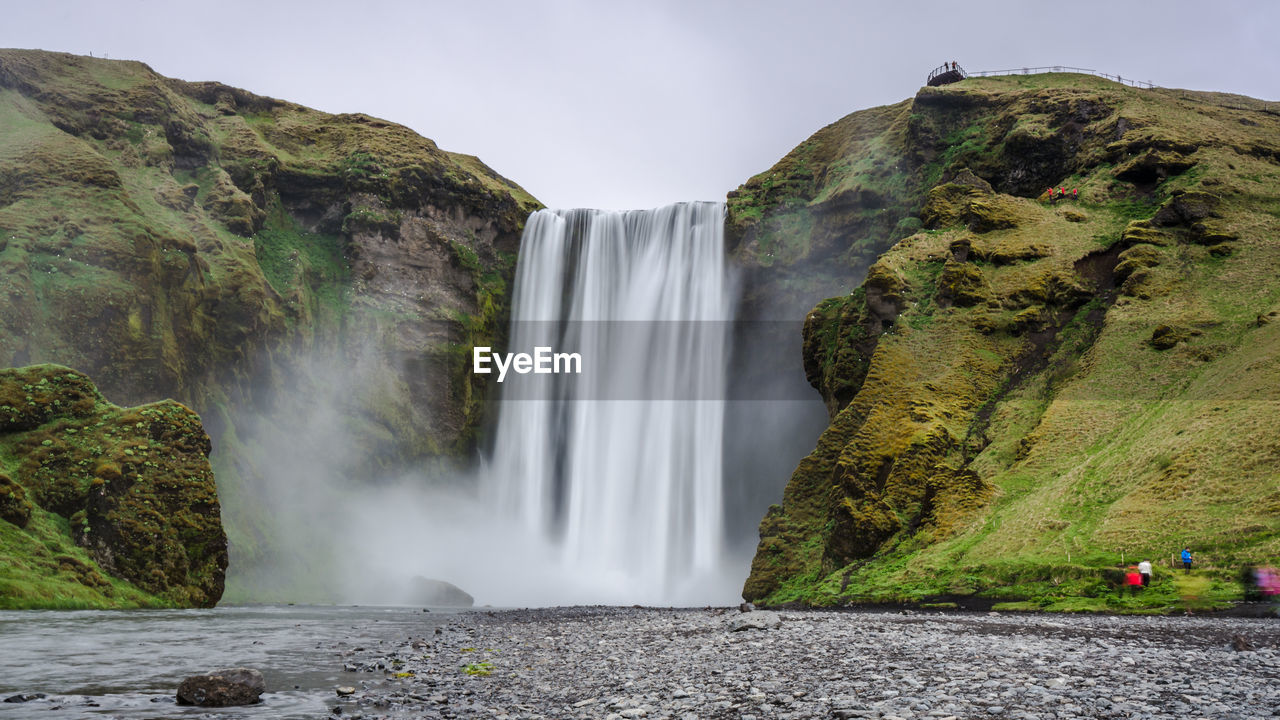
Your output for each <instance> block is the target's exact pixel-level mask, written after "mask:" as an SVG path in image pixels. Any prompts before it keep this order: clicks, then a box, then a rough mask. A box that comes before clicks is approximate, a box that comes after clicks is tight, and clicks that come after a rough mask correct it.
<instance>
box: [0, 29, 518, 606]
mask: <svg viewBox="0 0 1280 720" xmlns="http://www.w3.org/2000/svg"><path fill="white" fill-rule="evenodd" d="M537 207H539V205H538V203H537V201H536V200H534V199H533V198H532V197H530V196H529V195H528V194H527V193H525V192H524V191H523V190H522V189H521V188H519V187H518V186H516V185H515V184H514V183H511V182H510V181H508V180H506V179H505V178H503V177H501V176H499V175H498V174H497V173H495V172H494V171H493V170H491V169H490V168H488V167H487V166H485V165H484V164H483V163H482V162H481V161H480V160H479V159H477V158H475V157H472V156H469V155H462V154H457V153H451V152H446V151H443V150H441V149H439V148H438V147H437V146H436V145H435V143H433V142H432V141H431V140H429V139H427V138H424V137H421V136H419V135H417V134H416V133H414V132H412V131H411V130H409V129H408V128H405V127H402V126H400V125H396V124H394V123H390V122H387V121H384V120H380V119H377V118H373V117H369V116H367V115H362V114H343V115H332V114H328V113H323V112H319V111H316V110H312V109H309V108H305V107H302V106H300V105H297V104H294V103H290V102H286V101H281V100H276V99H272V98H267V97H261V96H257V95H253V94H251V93H248V92H246V91H244V90H240V89H237V88H232V87H227V86H225V85H221V84H218V83H213V82H185V81H181V80H174V79H171V78H165V77H162V76H160V75H158V74H156V73H155V72H153V71H152V70H151V69H150V68H148V67H147V66H146V65H144V64H142V63H138V62H129V61H116V60H102V59H95V58H86V57H79V56H74V55H68V54H64V53H49V52H41V51H27V50H0V366H4V365H13V366H23V365H28V364H31V363H41V362H56V363H60V364H62V365H66V366H69V367H72V368H75V369H76V370H78V371H81V372H84V373H86V374H87V375H88V376H90V377H92V378H93V380H94V382H95V383H96V384H97V385H98V387H100V388H101V390H102V392H103V394H104V395H105V396H106V397H108V398H111V399H112V400H113V401H116V402H121V403H123V404H130V405H132V404H139V403H148V402H152V401H156V400H160V399H163V398H174V399H176V400H179V401H181V402H183V403H185V404H187V405H189V406H190V407H192V408H193V409H195V410H196V411H198V412H199V413H200V415H201V417H202V418H203V420H204V424H205V427H207V429H208V431H209V434H210V436H211V437H212V439H213V447H214V452H213V455H212V458H213V462H214V466H215V470H216V471H217V476H218V482H219V486H220V491H221V495H222V502H223V510H224V517H225V520H226V522H227V528H228V533H229V535H230V537H231V554H232V560H233V566H235V567H238V568H240V569H242V570H246V571H248V570H250V569H252V568H254V567H263V568H265V567H266V566H267V564H268V563H271V562H273V561H275V560H285V558H279V557H273V555H274V554H275V553H276V549H277V548H279V547H281V546H282V544H283V542H282V541H283V540H284V538H281V537H279V535H280V533H281V532H282V531H281V530H280V528H279V527H278V523H276V521H275V519H274V517H273V514H274V513H275V511H276V510H277V509H278V508H273V507H271V506H269V505H268V504H266V503H265V501H264V496H263V493H264V490H265V489H268V488H270V487H271V486H272V485H273V483H278V478H276V477H274V476H273V472H275V471H276V470H278V468H279V466H280V465H281V464H282V463H281V461H280V457H281V456H282V453H293V454H295V455H296V456H297V457H299V458H303V459H307V458H312V459H313V460H312V462H313V464H316V465H319V466H321V467H322V468H323V469H324V470H325V471H326V472H329V473H331V474H332V475H333V476H334V477H336V478H341V479H343V481H344V482H348V483H351V484H359V483H360V482H365V481H367V480H368V479H370V478H376V477H379V476H385V475H391V474H394V473H397V472H400V471H401V470H402V469H403V468H406V467H418V466H420V465H421V464H423V463H425V462H431V461H432V460H433V459H436V458H441V457H445V458H447V457H457V456H465V455H467V454H468V453H470V452H471V451H472V450H473V448H474V446H475V443H476V438H477V434H478V432H479V430H480V428H481V423H482V410H483V406H484V391H485V386H484V384H483V383H481V382H479V381H477V380H476V379H475V378H474V377H473V376H471V374H470V373H469V372H467V368H466V365H465V357H464V356H465V350H466V348H468V347H470V345H471V344H472V343H478V344H485V345H494V344H497V345H501V344H502V336H503V334H504V333H505V326H506V313H507V303H508V285H509V283H510V281H511V276H512V273H513V271H514V264H515V253H516V250H517V248H518V244H519V238H520V232H521V230H522V227H523V223H524V220H525V218H526V217H527V215H528V213H529V212H530V211H531V210H532V209H535V208H537ZM326 413H329V414H331V415H333V416H335V417H337V418H339V419H340V423H341V427H340V428H333V427H327V426H324V425H323V424H322V422H328V419H327V418H328V415H326ZM334 422H338V420H335V421H334ZM308 423H310V425H308ZM313 426H314V427H315V428H316V432H312V431H311V430H312V428H313ZM320 430H323V431H324V432H320ZM335 436H339V437H341V438H344V439H346V440H347V441H349V442H348V444H349V447H348V448H347V450H350V452H344V453H343V454H342V455H341V457H340V458H336V459H334V460H332V461H330V459H329V458H330V456H329V454H326V453H330V454H335V453H336V452H337V450H336V449H335V448H333V447H332V446H333V445H334V441H333V438H334V437H335ZM285 464H286V465H287V464H288V463H285ZM294 465H297V463H294ZM273 468H274V469H273ZM287 560H288V561H287V562H284V563H282V564H284V565H287V566H289V567H297V568H301V569H300V570H299V573H300V577H303V578H305V577H307V576H309V575H310V574H312V573H311V571H310V570H308V569H307V566H306V564H305V562H302V561H299V560H298V559H297V558H290V559H287ZM265 572H266V573H267V574H266V575H264V576H263V578H262V581H263V582H262V585H263V586H267V585H271V586H288V584H289V582H290V581H289V580H287V579H285V578H282V577H281V576H280V575H279V574H278V573H272V572H270V571H265ZM239 577H240V579H241V581H242V584H241V585H240V586H239V589H238V591H237V592H234V593H233V594H234V595H235V596H236V597H238V598H240V599H245V598H247V597H255V596H256V595H255V594H254V593H255V592H256V590H254V589H253V588H252V587H249V585H252V584H253V583H254V580H253V578H252V577H251V573H250V575H245V574H241V575H240V576H239ZM246 583H247V584H246Z"/></svg>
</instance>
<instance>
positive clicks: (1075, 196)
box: [1071, 188, 1080, 200]
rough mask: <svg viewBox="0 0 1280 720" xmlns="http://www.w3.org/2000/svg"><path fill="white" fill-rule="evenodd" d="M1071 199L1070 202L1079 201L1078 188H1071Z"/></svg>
mask: <svg viewBox="0 0 1280 720" xmlns="http://www.w3.org/2000/svg"><path fill="white" fill-rule="evenodd" d="M1071 199H1072V200H1079V199H1080V188H1071Z"/></svg>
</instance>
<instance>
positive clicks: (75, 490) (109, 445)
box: [0, 365, 227, 608]
mask: <svg viewBox="0 0 1280 720" xmlns="http://www.w3.org/2000/svg"><path fill="white" fill-rule="evenodd" d="M209 451H210V443H209V436H208V435H206V434H205V432H204V429H203V427H202V426H201V425H200V419H199V418H198V417H197V416H196V414H195V413H194V412H192V411H191V410H189V409H188V408H186V407H184V406H182V405H180V404H178V403H176V402H173V401H164V402H158V403H151V404H148V405H142V406H139V407H134V408H120V407H116V406H115V405H111V404H110V403H108V402H107V401H106V400H104V399H103V398H102V396H101V395H100V394H99V393H98V390H97V388H95V387H94V385H93V383H92V382H90V381H89V379H88V378H87V377H85V376H84V375H82V374H80V373H78V372H75V371H73V370H71V369H69V368H65V367H61V366H57V365H38V366H32V367H25V368H18V369H7V370H0V521H2V522H0V552H2V553H3V555H4V557H5V567H4V569H3V570H0V607H5V608H15V607H51V606H52V607H129V606H136V605H176V606H181V607H212V606H213V605H214V604H216V603H217V602H218V599H219V598H221V597H222V592H223V581H224V576H225V572H226V569H227V538H226V535H225V534H224V533H223V530H222V523H221V518H220V506H219V503H218V493H217V487H216V485H215V483H214V479H213V471H212V469H211V467H210V465H209Z"/></svg>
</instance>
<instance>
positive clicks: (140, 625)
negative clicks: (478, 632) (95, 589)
mask: <svg viewBox="0 0 1280 720" xmlns="http://www.w3.org/2000/svg"><path fill="white" fill-rule="evenodd" d="M456 612H458V611H450V610H434V609H433V610H432V611H431V612H423V609H422V608H420V607H415V608H391V607H312V606H243V607H219V608H215V609H213V610H129V611H45V610H25V611H3V612H0V699H6V698H11V697H13V696H14V695H18V694H24V695H26V694H34V693H43V694H45V695H46V696H47V697H44V698H40V699H36V700H30V701H27V702H22V703H13V702H0V719H4V720H8V719H10V718H30V717H41V718H49V719H50V720H65V719H67V718H94V719H95V720H101V718H110V717H119V718H213V717H216V718H219V719H220V720H233V719H239V718H273V719H275V718H315V717H325V716H327V715H328V708H330V707H332V706H334V705H336V704H337V702H336V701H337V696H336V695H335V688H336V687H338V686H341V685H350V686H355V687H360V683H361V680H367V679H368V678H369V677H370V676H369V675H368V674H367V673H363V674H362V673H355V672H346V671H344V670H343V664H344V657H347V656H348V655H349V654H351V653H352V652H353V651H358V650H368V651H372V650H376V649H378V648H379V646H380V645H383V644H385V645H387V646H388V647H389V646H391V645H392V644H394V643H396V642H400V641H403V640H404V639H406V638H410V637H425V636H427V635H430V634H432V633H434V631H435V628H436V627H438V626H441V625H443V624H445V623H446V622H447V621H448V619H449V618H450V616H451V615H454V614H455V613H456ZM236 666H243V667H250V668H255V669H257V670H260V671H261V672H262V674H263V676H264V677H265V679H266V684H267V692H266V693H265V694H263V696H262V703H260V704H258V705H252V706H246V707H239V708H223V709H216V710H212V709H204V708H188V707H179V706H177V705H176V704H175V702H174V693H175V692H176V690H177V688H178V683H180V682H181V681H182V679H183V678H184V677H187V676H188V675H195V674H200V673H204V672H209V671H212V670H215V669H218V668H224V667H236Z"/></svg>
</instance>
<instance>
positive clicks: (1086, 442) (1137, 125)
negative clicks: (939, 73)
mask: <svg viewBox="0 0 1280 720" xmlns="http://www.w3.org/2000/svg"><path fill="white" fill-rule="evenodd" d="M1278 131H1280V117H1277V115H1276V114H1275V112H1274V110H1271V109H1269V108H1267V107H1265V106H1264V105H1263V104H1261V103H1258V102H1257V101H1250V100H1249V99H1247V98H1238V97H1234V96H1221V95H1214V94H1210V93H1188V92H1184V91H1174V90H1163V89H1156V90H1139V89H1134V88H1129V87H1125V86H1122V85H1118V84H1114V83H1110V82H1107V81H1104V80H1101V79H1098V78H1093V77H1088V76H1079V75H1067V74H1049V75H1033V76H1017V77H1008V78H987V79H969V80H966V81H964V82H961V83H958V84H955V85H951V86H947V87H944V88H924V89H922V90H921V91H920V93H919V94H918V95H917V96H916V97H915V98H914V99H913V100H912V101H909V102H907V103H902V104H900V105H895V106H890V107H888V108H878V109H875V110H871V111H865V112H864V113H855V114H854V115H852V116H850V117H849V118H846V119H844V120H842V121H840V122H839V123H836V124H834V125H832V126H830V127H828V128H826V129H824V130H823V131H821V132H820V133H819V134H818V135H816V136H815V138H814V139H812V140H810V141H809V142H808V143H806V144H805V145H802V146H801V148H800V149H798V150H797V151H796V152H793V153H792V155H791V156H789V157H788V158H786V159H784V160H783V161H782V162H781V163H779V165H778V166H777V167H775V168H774V169H773V170H771V171H770V172H769V173H765V174H764V175H761V176H757V178H754V179H753V180H752V181H751V182H749V183H748V184H747V185H746V186H744V188H747V189H751V188H753V187H756V188H761V189H765V188H767V189H768V191H767V192H765V193H764V194H761V192H759V191H757V192H754V193H744V192H743V191H742V190H739V192H738V194H737V196H736V197H732V198H731V200H730V207H731V222H732V226H733V227H735V228H737V231H736V232H737V234H738V236H739V237H741V238H743V241H744V243H745V245H743V246H742V248H743V249H742V250H740V252H747V251H750V252H754V253H756V255H757V258H758V257H759V253H760V252H762V251H767V250H770V249H772V252H773V256H774V258H775V262H778V260H777V258H779V254H780V253H781V252H785V253H787V254H785V255H783V256H782V258H783V260H782V261H783V262H789V263H793V264H794V263H797V262H803V261H804V258H805V257H806V253H812V252H813V250H812V248H814V247H830V248H832V250H829V251H828V252H827V256H828V258H834V260H828V262H829V263H830V264H832V265H835V266H836V267H837V269H843V270H844V272H845V273H846V276H849V275H855V274H856V263H855V262H853V261H852V260H851V258H854V257H861V256H862V255H863V254H865V252H866V251H867V249H868V248H874V247H876V246H877V245H879V244H882V243H886V242H890V241H893V240H895V239H896V240H897V241H896V243H895V244H893V246H892V248H891V249H890V250H888V251H887V252H885V253H884V254H883V255H882V256H881V257H880V258H879V259H878V260H877V261H876V262H875V263H874V264H873V265H872V266H871V267H870V268H869V270H867V272H866V279H865V282H863V283H862V284H861V286H860V287H856V288H852V287H847V288H846V289H845V290H844V291H843V292H845V293H847V294H843V295H841V296H839V297H834V298H831V299H828V300H825V301H823V302H821V303H819V304H818V306H817V307H816V308H814V310H813V311H812V312H811V313H810V314H809V316H808V319H807V321H806V327H805V365H806V372H807V375H808V377H809V380H810V382H811V383H812V384H813V385H814V386H815V387H816V388H818V389H819V390H820V391H821V392H822V394H823V397H824V399H825V400H826V402H827V406H828V409H829V411H830V414H831V425H830V427H829V428H828V429H827V431H826V432H825V433H823V435H822V437H821V438H820V439H819V441H818V446H817V448H816V449H815V450H814V452H813V453H812V454H811V455H809V456H808V457H807V458H805V459H804V460H803V461H802V462H801V463H800V465H799V467H798V468H797V469H796V471H795V473H794V475H793V476H792V478H791V480H790V482H789V484H788V486H787V488H786V491H785V495H784V499H783V502H782V504H781V505H779V506H775V507H774V508H772V509H771V510H770V512H769V514H768V515H767V517H765V519H764V520H763V522H762V523H761V526H760V536H761V539H760V545H759V548H758V550H757V554H756V557H755V560H754V562H753V565H752V571H751V575H750V577H749V578H748V580H747V583H746V586H745V588H744V595H745V596H746V597H747V598H748V599H752V600H757V601H765V602H768V603H780V602H788V601H801V602H806V603H814V604H837V603H842V602H851V601H871V602H898V601H907V602H928V601H938V600H941V601H945V600H946V599H947V596H974V595H977V596H981V597H984V598H988V599H991V600H995V601H1005V602H1009V603H1014V604H1013V605H1010V606H1011V607H1029V608H1050V609H1088V608H1104V607H1109V608H1137V607H1149V608H1159V607H1168V606H1170V605H1172V604H1173V603H1174V602H1175V601H1179V598H1184V597H1188V596H1193V595H1194V596H1197V597H1198V598H1199V599H1200V601H1203V602H1206V603H1209V604H1212V602H1214V600H1215V599H1216V598H1220V597H1224V596H1227V595H1230V594H1231V593H1232V592H1233V591H1235V590H1237V589H1238V588H1236V587H1235V586H1234V580H1235V578H1236V577H1238V574H1239V569H1240V567H1242V566H1244V565H1247V564H1250V563H1257V562H1267V561H1274V558H1275V557H1276V556H1277V555H1278V554H1280V444H1278V443H1277V439H1276V436H1275V434H1274V432H1271V431H1269V430H1268V429H1267V428H1271V427H1274V426H1276V425H1277V424H1278V423H1280V395H1278V394H1277V393H1278V392H1280V390H1278V388H1280V382H1278V381H1280V323H1277V322H1275V320H1276V319H1277V317H1278V316H1280V285H1277V284H1276V283H1275V282H1274V278H1275V277H1276V275H1277V272H1280V244H1278V243H1277V237H1280V193H1277V192H1276V190H1275V188H1276V187H1277V181H1278V180H1280V141H1278V140H1277V138H1280V132H1278ZM805 148H816V149H811V150H805ZM824 148H826V149H829V148H841V149H842V150H840V152H835V151H828V150H826V149H824ZM806 152H808V153H810V155H809V156H810V157H817V156H818V155H819V154H821V159H822V162H821V163H820V164H817V165H813V164H810V165H807V166H802V163H801V162H800V161H801V160H802V159H803V157H804V156H805V153H806ZM842 152H865V153H866V154H865V155H863V156H860V157H859V158H854V157H851V156H848V155H842V154H841V153H842ZM822 153H825V154H822ZM858 168H862V170H859V169H858ZM802 171H803V172H802ZM805 173H807V175H806V174H805ZM802 175H803V176H805V177H811V178H812V181H811V182H810V184H808V185H805V184H804V183H799V184H796V183H791V184H788V183H787V182H784V181H782V179H785V178H793V179H794V178H796V177H798V176H802ZM859 186H861V187H862V188H863V189H864V190H865V189H867V188H870V189H871V191H872V192H871V194H866V193H863V194H864V195H866V198H867V199H868V200H869V201H870V202H869V204H868V203H867V202H862V203H856V202H852V201H851V203H850V204H849V205H848V206H847V207H846V208H845V209H844V210H843V217H844V218H846V219H845V220H837V221H835V222H836V224H834V225H831V224H829V223H830V222H831V221H829V220H827V218H829V217H831V215H830V207H829V204H830V198H831V197H833V196H834V195H837V194H840V193H844V192H854V189H855V188H857V187H859ZM1050 186H1052V187H1063V186H1065V187H1066V188H1068V189H1069V191H1070V190H1072V189H1078V191H1079V198H1078V199H1071V200H1059V201H1056V202H1054V201H1052V200H1050V199H1049V198H1048V196H1047V194H1046V193H1045V190H1046V188H1048V187H1050ZM779 187H782V188H786V189H784V190H782V191H777V190H776V189H777V188H779ZM810 209H812V210H813V211H814V214H815V216H816V219H814V220H812V221H809V220H806V219H805V215H806V213H807V212H808V211H809V210H810ZM908 211H909V212H908ZM795 227H799V228H801V230H800V231H799V232H792V231H789V230H788V228H795ZM896 235H905V237H902V238H901V239H897V238H895V237H894V236H896ZM819 237H821V238H827V239H826V240H823V241H821V242H817V241H815V238H819ZM824 243H825V245H824ZM784 249H785V250H784ZM766 256H767V253H766ZM831 272H833V273H834V272H836V270H832V271H831ZM785 278H786V276H785V275H784V276H783V280H784V281H785ZM849 290H852V292H849ZM1186 544H1189V545H1190V546H1191V547H1192V548H1193V549H1194V550H1196V551H1197V552H1198V554H1199V555H1198V557H1199V558H1200V562H1201V567H1203V568H1205V570H1204V571H1203V572H1204V574H1203V575H1201V576H1198V580H1197V582H1195V583H1187V582H1186V581H1182V582H1181V583H1179V584H1175V582H1174V578H1173V575H1172V573H1171V571H1170V569H1169V567H1170V556H1171V554H1172V553H1174V552H1175V551H1176V550H1178V549H1180V548H1181V547H1182V546H1183V545H1186ZM1143 557H1146V558H1149V559H1150V560H1152V561H1153V562H1155V563H1156V564H1157V570H1156V584H1155V587H1154V588H1153V589H1151V590H1149V591H1147V593H1146V594H1145V595H1144V596H1142V597H1140V598H1138V599H1136V600H1132V599H1127V598H1122V597H1121V596H1120V595H1119V593H1118V590H1117V587H1116V586H1117V584H1118V578H1117V574H1116V570H1115V568H1116V567H1117V566H1118V565H1120V564H1121V563H1122V562H1130V563H1132V562H1136V561H1137V560H1139V559H1141V558H1143Z"/></svg>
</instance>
